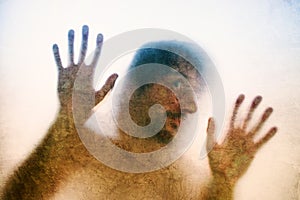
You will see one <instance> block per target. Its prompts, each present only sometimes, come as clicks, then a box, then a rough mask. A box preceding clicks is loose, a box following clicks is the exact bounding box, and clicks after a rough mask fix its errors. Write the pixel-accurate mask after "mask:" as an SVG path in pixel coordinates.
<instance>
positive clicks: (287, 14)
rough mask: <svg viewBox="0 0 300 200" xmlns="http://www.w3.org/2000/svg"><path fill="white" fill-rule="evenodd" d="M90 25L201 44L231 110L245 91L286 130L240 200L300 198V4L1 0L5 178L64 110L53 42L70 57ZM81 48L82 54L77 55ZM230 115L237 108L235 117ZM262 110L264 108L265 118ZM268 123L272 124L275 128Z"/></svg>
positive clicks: (94, 29)
mask: <svg viewBox="0 0 300 200" xmlns="http://www.w3.org/2000/svg"><path fill="white" fill-rule="evenodd" d="M84 24H87V25H89V27H90V42H89V47H90V48H89V50H90V52H91V51H92V49H93V47H94V45H95V38H96V34H97V33H99V32H101V33H103V34H104V37H105V38H106V39H107V38H110V37H113V36H114V35H117V34H119V33H122V32H124V31H130V30H133V29H137V28H163V29H170V30H173V31H177V32H179V33H181V34H184V35H186V36H188V37H191V38H192V39H194V40H195V41H197V42H198V43H199V44H200V45H201V46H202V47H203V48H204V49H205V50H206V51H207V53H208V54H209V56H210V57H211V58H212V60H213V61H214V63H215V64H216V66H217V68H218V71H219V73H220V75H221V77H222V80H223V84H224V87H225V94H226V105H227V110H228V112H229V111H230V110H231V107H232V103H233V101H234V99H235V98H236V97H237V95H238V94H239V93H244V94H246V97H247V100H248V101H250V100H251V99H252V98H253V97H254V96H255V95H256V94H260V95H262V96H263V97H264V101H263V103H262V105H261V106H260V109H259V111H261V112H262V111H263V108H264V106H269V105H272V106H273V108H274V109H275V112H274V114H273V116H272V117H271V118H270V120H269V123H268V124H267V125H266V126H265V128H266V129H267V128H268V127H270V126H271V125H277V126H278V127H279V132H278V134H277V135H276V136H275V137H274V138H273V139H272V141H270V142H269V143H268V144H267V145H266V146H265V148H263V149H262V150H261V151H260V152H259V153H258V155H257V157H256V158H255V161H254V162H253V164H252V166H251V167H250V169H249V170H248V172H247V174H246V175H245V176H244V177H243V178H242V179H241V181H240V182H239V185H238V187H237V188H236V192H235V195H236V199H243V200H245V199H278V200H279V199H298V198H299V195H300V181H299V180H300V133H299V132H300V123H299V116H300V103H299V102H300V94H299V87H300V56H299V55H300V1H297V0H257V1H250V0H249V1H237V0H236V1H199V0H191V1H179V0H173V1H158V0H152V1H137V0H136V1H135V0H127V1H121V0H119V1H117V0H112V1H100V0H98V1H91V0H90V1H84V3H83V1H82V2H81V1H58V0H52V1H33V0H30V1H21V0H20V1H16V0H15V1H14V0H10V1H8V0H0V27H1V29H0V89H1V92H0V113H1V114H0V140H1V142H0V149H1V154H0V180H1V181H0V184H3V181H4V177H5V176H6V175H7V173H9V172H10V171H11V170H12V167H14V166H15V165H16V164H17V163H18V162H19V161H20V160H22V159H24V157H25V156H26V155H27V154H28V153H29V152H30V150H31V149H32V148H33V147H34V145H35V144H36V143H37V142H38V141H39V140H40V139H41V138H42V137H43V136H44V133H45V132H46V130H47V128H48V126H49V124H50V123H51V121H52V120H53V119H54V118H55V114H56V111H57V108H58V106H57V97H56V80H57V78H56V77H57V71H56V67H55V63H54V60H53V55H52V45H53V44H54V43H57V44H58V45H59V47H60V52H61V57H62V59H63V63H64V64H66V61H67V59H66V58H67V57H66V55H67V54H66V52H67V32H68V30H69V29H71V28H72V29H74V30H75V34H76V35H75V41H76V43H75V50H76V49H77V50H78V49H79V45H80V42H81V27H82V25H84ZM76 55H78V54H75V56H76ZM228 112H227V113H228ZM258 113H259V112H257V113H256V114H258ZM266 129H264V130H266Z"/></svg>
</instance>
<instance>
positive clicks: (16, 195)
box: [3, 112, 74, 200]
mask: <svg viewBox="0 0 300 200" xmlns="http://www.w3.org/2000/svg"><path fill="white" fill-rule="evenodd" d="M69 120H70V119H69V117H68V115H65V114H63V113H62V112H60V113H59V115H58V117H57V119H56V121H55V122H54V123H53V125H52V126H51V127H50V128H49V130H48V133H47V135H46V136H45V138H44V139H43V141H42V142H41V143H40V145H39V146H38V147H37V148H36V149H35V150H34V151H33V152H32V153H31V155H30V156H29V157H28V158H27V159H26V160H25V161H24V162H23V163H22V164H21V166H20V167H19V168H18V169H17V170H16V171H15V172H14V173H13V174H12V175H11V177H10V178H9V179H8V180H7V182H6V185H5V188H4V193H3V199H5V200H6V199H7V200H8V199H47V198H48V197H49V196H50V195H51V194H53V193H54V192H55V190H57V187H58V185H59V183H60V182H61V181H62V180H64V179H65V178H66V175H67V173H68V171H67V170H64V169H63V168H62V166H66V165H69V164H68V163H70V157H69V158H68V156H67V155H63V154H62V152H63V151H64V147H63V143H61V142H60V141H62V140H63V139H64V138H65V137H68V135H70V134H72V133H71V132H72V131H74V128H72V125H71V123H70V121H69Z"/></svg>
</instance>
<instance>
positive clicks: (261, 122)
mask: <svg viewBox="0 0 300 200" xmlns="http://www.w3.org/2000/svg"><path fill="white" fill-rule="evenodd" d="M272 112H273V108H271V107H269V108H267V109H266V110H265V112H264V114H263V115H262V117H261V118H260V120H259V122H258V124H257V125H256V126H255V127H254V128H253V129H252V130H251V131H250V133H249V134H250V136H251V137H254V135H255V134H256V133H257V132H258V131H259V130H260V129H261V127H262V126H263V125H264V123H265V122H266V121H267V119H268V118H269V117H270V115H271V114H272Z"/></svg>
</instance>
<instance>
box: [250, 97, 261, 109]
mask: <svg viewBox="0 0 300 200" xmlns="http://www.w3.org/2000/svg"><path fill="white" fill-rule="evenodd" d="M261 101H262V96H256V97H255V98H254V100H253V103H252V107H256V106H257V105H258V104H260V102H261Z"/></svg>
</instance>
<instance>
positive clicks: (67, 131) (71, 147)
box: [3, 26, 117, 200]
mask: <svg viewBox="0 0 300 200" xmlns="http://www.w3.org/2000/svg"><path fill="white" fill-rule="evenodd" d="M68 37H69V65H68V67H67V68H64V67H63V66H62V64H61V59H60V55H59V50H58V46H57V45H53V53H54V57H55V61H56V64H57V67H58V86H57V91H58V97H59V102H60V109H59V112H58V116H57V118H56V120H55V121H54V123H53V124H52V126H51V127H50V128H49V130H48V132H47V134H46V136H45V138H44V139H43V140H42V142H41V143H40V144H39V145H38V147H37V148H36V149H35V150H34V151H33V152H32V153H31V155H30V156H29V157H28V158H27V159H26V160H25V161H24V162H23V163H22V164H21V166H19V167H18V169H17V170H16V171H15V172H14V173H13V174H12V175H11V176H10V178H9V179H8V180H7V182H6V185H5V187H4V192H3V199H5V200H6V199H7V200H8V199H48V198H49V197H51V196H52V195H53V193H55V192H56V191H57V190H58V187H59V185H60V183H61V182H63V181H64V180H65V179H66V178H67V177H68V176H69V175H70V174H72V173H73V172H74V171H75V170H77V169H78V168H80V167H82V166H83V163H86V162H88V161H90V160H92V159H94V158H93V157H92V156H91V155H90V154H89V153H88V152H87V150H86V148H85V147H84V146H83V144H82V142H81V140H80V138H79V136H78V135H77V131H76V128H75V124H74V119H73V112H72V92H73V85H74V81H75V79H76V74H77V72H78V70H79V68H80V67H83V68H84V70H86V71H87V72H88V73H87V75H88V77H87V78H88V81H89V82H90V85H87V88H85V89H86V90H87V92H92V93H93V94H95V104H98V103H99V102H100V101H101V100H102V99H103V98H104V97H105V95H106V94H107V93H108V92H109V91H110V90H111V89H112V88H113V86H114V83H115V80H116V78H117V75H116V74H113V75H111V76H110V77H109V78H108V80H107V81H106V83H105V85H104V86H103V87H102V89H101V90H100V91H97V92H96V91H94V89H93V87H92V84H91V83H92V78H93V72H94V69H95V66H96V64H97V60H98V57H99V55H100V51H101V46H102V40H103V38H102V35H101V34H99V35H98V37H97V44H96V45H97V46H96V50H95V54H94V59H93V61H92V63H91V64H90V65H86V64H85V63H84V60H85V55H86V50H87V42H88V27H87V26H84V27H83V29H82V45H81V50H80V56H79V61H78V63H77V64H74V61H73V55H74V53H73V42H74V31H73V30H70V31H69V34H68ZM91 109H92V108H91Z"/></svg>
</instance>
